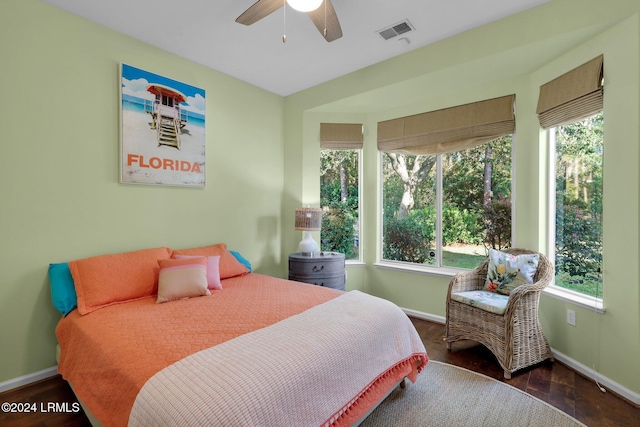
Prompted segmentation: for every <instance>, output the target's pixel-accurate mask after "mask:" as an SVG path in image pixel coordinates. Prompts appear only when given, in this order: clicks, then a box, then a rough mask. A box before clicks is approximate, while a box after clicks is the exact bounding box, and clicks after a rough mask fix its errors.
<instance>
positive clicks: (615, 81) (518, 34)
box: [283, 0, 640, 402]
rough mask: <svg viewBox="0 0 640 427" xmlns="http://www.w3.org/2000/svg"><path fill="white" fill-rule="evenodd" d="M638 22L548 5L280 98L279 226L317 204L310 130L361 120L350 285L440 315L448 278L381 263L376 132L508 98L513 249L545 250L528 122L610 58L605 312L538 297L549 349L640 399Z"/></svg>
mask: <svg viewBox="0 0 640 427" xmlns="http://www.w3.org/2000/svg"><path fill="white" fill-rule="evenodd" d="M639 12H640V3H638V2H637V1H636V0H629V1H622V0H621V1H615V2H607V3H606V4H605V3H604V2H600V1H599V0H554V1H551V2H550V3H547V4H545V5H542V6H540V7H537V8H535V9H531V10H529V11H526V12H523V13H520V14H518V15H514V16H512V17H508V18H505V19H502V20H500V21H498V22H495V23H492V24H489V25H485V26H483V27H480V28H477V29H474V30H471V31H468V32H466V33H463V34H460V35H457V36H454V37H451V38H448V39H446V40H443V41H441V42H438V43H435V44H432V45H429V46H426V47H423V48H420V49H416V50H414V51H412V52H409V53H406V54H404V55H402V56H399V57H396V58H393V59H391V60H388V61H385V62H383V63H380V64H376V65H374V66H371V67H368V68H365V69H362V70H359V71H357V72H354V73H352V74H349V75H347V76H343V77H341V78H337V79H335V80H332V81H330V82H328V83H325V84H322V85H319V86H317V87H314V88H311V89H308V90H306V91H303V92H299V93H297V94H294V95H292V96H289V97H287V98H286V100H285V124H286V125H285V199H284V211H283V223H284V224H287V223H291V222H292V215H293V211H294V209H295V206H296V203H299V202H300V200H302V201H308V202H309V203H314V202H315V203H317V202H318V200H319V195H318V193H319V190H318V168H319V147H318V144H319V142H318V132H317V129H318V123H320V122H322V121H336V122H351V121H352V119H353V118H354V117H359V118H361V120H362V123H364V124H365V144H364V150H363V158H364V176H363V192H362V193H363V205H364V209H363V236H362V240H361V242H362V244H363V246H364V248H365V251H364V261H365V267H364V268H363V269H362V268H360V267H357V269H358V271H359V273H358V274H356V275H350V276H349V280H348V283H347V287H348V289H363V290H366V291H368V292H370V293H373V294H375V295H378V296H381V297H384V298H388V299H390V300H392V301H394V302H396V303H397V304H398V305H400V306H402V307H404V308H407V309H410V310H414V311H417V312H422V313H425V314H426V315H428V316H435V317H438V316H440V317H441V318H443V316H444V315H445V296H446V290H447V286H448V283H449V279H450V278H449V277H442V276H440V277H438V276H433V275H427V274H420V273H416V272H408V271H400V270H397V269H396V270H394V269H387V268H381V267H380V266H377V265H375V264H376V263H377V262H378V261H379V258H380V257H379V244H378V239H379V230H380V225H379V222H378V221H379V219H378V212H380V200H379V199H380V196H379V188H380V177H379V170H380V169H379V162H380V156H379V153H378V151H377V149H376V129H377V122H378V121H382V120H387V119H391V118H396V117H401V116H405V115H411V114H417V113H421V112H425V111H430V110H435V109H440V108H446V107H450V106H454V105H460V104H464V103H468V102H473V101H477V100H481V99H489V98H494V97H497V96H502V95H506V94H510V93H515V94H516V139H515V152H514V159H515V176H514V180H515V192H514V194H515V216H514V225H515V227H514V244H515V245H516V246H519V247H526V248H531V249H537V250H540V251H543V252H546V250H545V248H546V245H547V235H546V231H545V230H546V226H547V216H546V215H547V214H546V204H547V200H546V198H545V195H544V188H545V186H546V185H547V180H548V178H547V176H548V175H547V173H548V169H547V157H546V156H547V151H546V148H545V143H546V134H545V132H542V131H541V129H540V127H539V124H538V121H537V117H536V114H535V108H536V103H537V97H538V91H539V87H540V85H542V84H544V83H546V82H547V81H549V80H552V79H553V78H555V77H557V76H559V75H561V74H563V73H565V72H566V71H569V70H570V69H572V68H575V67H577V66H579V65H581V64H583V63H584V62H587V61H588V60H590V59H592V58H594V57H596V56H598V55H600V54H604V57H605V60H604V61H605V101H604V105H605V157H604V163H605V164H604V174H605V190H604V191H605V196H604V197H605V200H604V236H605V237H604V239H605V240H604V304H605V308H606V313H605V314H596V313H594V311H593V310H588V309H583V308H581V307H578V306H576V305H574V304H571V303H568V302H566V301H564V300H558V299H555V298H552V297H550V296H548V295H543V296H542V299H541V308H540V318H541V323H542V325H543V328H544V330H545V333H546V334H547V336H548V338H549V340H550V343H551V345H552V347H553V348H554V349H555V350H556V351H558V352H560V353H561V354H562V355H564V356H566V357H567V358H568V359H571V360H572V361H575V364H577V365H583V366H584V367H586V368H587V369H593V370H596V371H598V372H599V373H600V374H601V375H603V376H605V377H606V378H608V379H609V380H611V381H612V382H613V383H615V384H616V385H617V386H619V387H618V388H619V389H621V390H622V391H623V392H625V393H626V394H627V395H628V396H630V397H631V398H632V399H633V400H637V401H639V402H640V364H639V363H638V355H639V354H640V279H639V277H640V271H639V268H638V260H639V259H640V252H639V247H638V237H639V229H638V222H639V214H638V207H639V202H640V201H639V193H640V186H639V182H640V177H639V175H638V169H639V166H640V165H639V162H640V152H639V147H638V145H639V141H640V136H639V134H640V132H639V127H640V119H639V117H640V107H639V106H640V67H639V62H640V35H639V34H640V30H639V29H640V24H639V16H638V14H639ZM300 141H303V144H302V146H301V144H300ZM301 165H302V166H301ZM283 239H284V240H283V243H284V247H285V253H286V252H287V251H293V250H295V244H296V242H297V240H298V236H297V235H295V234H288V230H287V229H286V228H285V229H284V233H283ZM354 269H356V267H353V268H350V269H349V271H350V272H351V271H352V270H354ZM361 270H364V271H361ZM567 308H569V309H572V310H575V311H576V315H577V326H575V327H573V326H569V325H568V324H567V323H566V310H567Z"/></svg>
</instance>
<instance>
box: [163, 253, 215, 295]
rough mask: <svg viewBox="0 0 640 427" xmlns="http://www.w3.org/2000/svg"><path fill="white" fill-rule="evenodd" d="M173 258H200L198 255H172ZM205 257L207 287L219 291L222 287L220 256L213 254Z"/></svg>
mask: <svg viewBox="0 0 640 427" xmlns="http://www.w3.org/2000/svg"><path fill="white" fill-rule="evenodd" d="M174 258H175V259H192V258H202V257H201V256H200V255H174ZM206 258H207V288H209V289H210V290H212V291H213V290H217V291H219V290H220V289H222V284H221V283H220V256H219V255H214V256H209V257H206Z"/></svg>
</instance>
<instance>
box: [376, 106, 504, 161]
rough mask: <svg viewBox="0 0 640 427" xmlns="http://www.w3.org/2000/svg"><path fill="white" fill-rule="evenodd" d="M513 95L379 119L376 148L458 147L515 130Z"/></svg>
mask: <svg viewBox="0 0 640 427" xmlns="http://www.w3.org/2000/svg"><path fill="white" fill-rule="evenodd" d="M515 97H516V96H515V95H507V96H503V97H500V98H494V99H488V100H485V101H478V102H473V103H471V104H465V105H459V106H457V107H451V108H445V109H442V110H436V111H431V112H428V113H422V114H417V115H414V116H408V117H401V118H399V119H393V120H387V121H384V122H379V123H378V150H380V151H386V152H395V153H404V154H416V155H418V154H431V155H433V154H443V153H451V152H454V151H461V150H465V149H467V148H472V147H475V146H478V145H480V144H483V143H485V142H488V141H491V140H492V139H495V138H498V137H500V136H503V135H509V134H512V133H513V132H514V131H515V127H516V121H515V115H514V112H513V103H514V101H515Z"/></svg>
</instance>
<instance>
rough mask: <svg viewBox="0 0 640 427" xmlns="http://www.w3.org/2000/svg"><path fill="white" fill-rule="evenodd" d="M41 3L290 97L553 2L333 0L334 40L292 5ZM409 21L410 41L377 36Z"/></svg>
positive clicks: (150, 0)
mask: <svg viewBox="0 0 640 427" xmlns="http://www.w3.org/2000/svg"><path fill="white" fill-rule="evenodd" d="M42 1H44V2H45V3H49V4H51V5H53V6H57V7H59V8H61V9H64V10H66V11H68V12H71V13H73V14H76V15H79V16H82V17H84V18H86V19H89V20H91V21H94V22H96V23H98V24H101V25H104V26H106V27H109V28H111V29H114V30H116V31H119V32H121V33H124V34H127V35H129V36H131V37H134V38H136V39H139V40H142V41H144V42H146V43H149V44H151V45H154V46H157V47H159V48H161V49H164V50H166V51H169V52H172V53H175V54H177V55H179V56H181V57H183V58H186V59H189V60H191V61H194V62H197V63H199V64H202V65H205V66H207V67H209V68H212V69H214V70H218V71H220V72H223V73H225V74H228V75H230V76H233V77H236V78H238V79H240V80H243V81H245V82H248V83H251V84H253V85H255V86H258V87H261V88H263V89H265V90H268V91H270V92H273V93H276V94H279V95H282V96H286V95H290V94H292V93H295V92H298V91H300V90H303V89H306V88H309V87H311V86H315V85H317V84H320V83H323V82H325V81H328V80H331V79H334V78H336V77H339V76H342V75H345V74H348V73H350V72H352V71H355V70H358V69H361V68H364V67H366V66H369V65H372V64H375V63H377V62H380V61H383V60H385V59H388V58H391V57H394V56H396V55H400V54H402V53H404V52H407V51H409V50H412V49H415V48H418V47H421V46H425V45H427V44H430V43H433V42H435V41H437V40H441V39H444V38H446V37H449V36H452V35H454V34H458V33H461V32H463V31H466V30H469V29H471V28H474V27H478V26H480V25H483V24H486V23H489V22H492V21H495V20H498V19H500V18H503V17H505V16H508V15H512V14H515V13H518V12H520V11H523V10H526V9H529V8H532V7H535V6H538V5H540V4H543V3H546V2H548V1H550V0H482V1H479V0H332V3H333V6H334V8H335V10H336V13H337V15H338V18H339V20H340V24H341V26H342V31H343V34H344V35H343V37H342V38H340V39H338V40H336V41H333V42H331V43H327V42H326V41H325V40H324V39H323V37H322V36H321V34H320V33H319V32H318V30H317V29H316V28H315V26H314V25H313V23H312V22H311V19H310V18H309V17H308V16H307V14H306V13H300V12H296V11H294V10H293V9H291V8H290V7H288V6H287V10H286V20H285V19H284V17H285V14H284V13H283V9H282V8H281V9H280V10H278V11H276V12H274V13H273V14H271V15H269V16H267V17H266V18H264V19H262V20H261V21H258V22H257V23H255V24H253V25H251V26H245V25H241V24H237V23H236V22H235V19H236V18H237V17H238V16H239V15H240V14H241V13H242V12H244V11H245V10H246V9H247V8H249V7H250V6H251V5H252V4H253V3H254V2H255V1H256V0H233V1H232V0H178V1H176V0H108V1H105V0H42ZM405 19H408V20H409V21H410V22H411V24H412V25H413V26H414V28H415V31H411V32H409V33H406V34H404V35H402V36H400V37H403V36H404V37H407V38H408V39H409V40H410V41H411V43H410V44H409V45H407V46H405V45H402V44H400V43H398V42H397V41H396V39H397V38H396V39H390V40H388V41H385V40H384V39H382V38H381V37H380V36H378V34H377V33H376V31H377V30H380V29H383V28H386V27H388V26H391V25H394V24H396V23H398V22H400V21H402V20H405ZM285 24H286V25H285ZM285 33H286V35H287V42H286V43H283V42H282V36H283V34H285ZM398 38H399V37H398Z"/></svg>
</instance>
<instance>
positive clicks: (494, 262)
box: [484, 249, 540, 295]
mask: <svg viewBox="0 0 640 427" xmlns="http://www.w3.org/2000/svg"><path fill="white" fill-rule="evenodd" d="M539 260H540V255H539V254H537V253H534V254H521V255H512V254H509V253H505V252H500V251H497V250H495V249H489V268H488V269H487V280H486V282H485V286H484V289H485V290H486V291H489V292H497V293H499V294H502V295H509V294H510V293H511V291H512V290H514V289H515V288H517V287H518V286H520V285H524V284H531V283H533V277H534V276H535V275H536V270H537V269H538V262H539Z"/></svg>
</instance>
